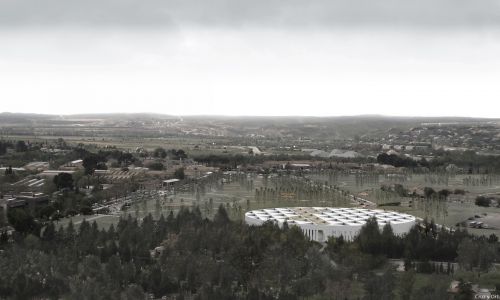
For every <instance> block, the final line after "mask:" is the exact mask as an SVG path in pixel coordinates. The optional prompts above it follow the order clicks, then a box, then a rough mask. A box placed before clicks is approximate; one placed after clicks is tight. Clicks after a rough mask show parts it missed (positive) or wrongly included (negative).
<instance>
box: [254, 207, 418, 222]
mask: <svg viewBox="0 0 500 300" xmlns="http://www.w3.org/2000/svg"><path fill="white" fill-rule="evenodd" d="M245 217H247V218H252V219H256V220H261V221H269V220H273V221H277V222H279V223H283V222H285V221H286V222H288V223H290V224H315V225H333V226H342V225H345V226H362V225H364V224H365V223H366V220H368V219H369V218H370V217H375V218H376V219H377V222H378V223H379V225H382V224H385V223H393V224H401V223H407V222H415V220H416V219H415V217H414V216H412V215H408V214H405V213H398V212H394V211H386V210H381V209H366V208H337V207H336V208H333V207H283V208H266V209H259V210H252V211H249V212H247V213H245Z"/></svg>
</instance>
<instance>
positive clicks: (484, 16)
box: [0, 0, 500, 117]
mask: <svg viewBox="0 0 500 300" xmlns="http://www.w3.org/2000/svg"><path fill="white" fill-rule="evenodd" d="M498 53H500V1H498V0H481V1H478V0H329V1H327V0H307V1H304V0H286V1H285V0H252V1H243V0H176V1H172V0H170V1H168V0H149V1H147V0H86V1H76V0H46V1H40V0H0V111H10V112H38V113H54V114H67V113H99V112H156V113H165V114H176V115H186V114H217V115H224V114H226V115H318V116H335V115H358V114H385V115H422V116H425V115H429V116H439V115H446V116H450V115H451V116H476V117H500V113H498V111H499V110H498V108H500V105H499V104H497V103H498V102H500V84H499V82H500V55H498Z"/></svg>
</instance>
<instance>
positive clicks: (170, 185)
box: [161, 179, 180, 190]
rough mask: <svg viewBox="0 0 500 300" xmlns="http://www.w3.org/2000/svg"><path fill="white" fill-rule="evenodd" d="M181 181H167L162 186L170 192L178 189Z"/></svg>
mask: <svg viewBox="0 0 500 300" xmlns="http://www.w3.org/2000/svg"><path fill="white" fill-rule="evenodd" d="M179 182H180V180H179V179H167V180H163V182H162V184H161V186H162V187H164V188H166V189H167V190H170V189H172V188H174V187H176V186H177V185H178V184H179Z"/></svg>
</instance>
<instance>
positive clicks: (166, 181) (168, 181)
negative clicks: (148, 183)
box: [163, 179, 180, 183]
mask: <svg viewBox="0 0 500 300" xmlns="http://www.w3.org/2000/svg"><path fill="white" fill-rule="evenodd" d="M178 181H180V180H179V179H167V180H163V182H164V183H174V182H178Z"/></svg>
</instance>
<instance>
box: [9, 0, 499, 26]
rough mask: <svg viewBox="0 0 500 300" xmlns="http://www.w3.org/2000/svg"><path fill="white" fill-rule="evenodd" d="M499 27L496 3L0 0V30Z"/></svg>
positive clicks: (439, 0)
mask: <svg viewBox="0 0 500 300" xmlns="http://www.w3.org/2000/svg"><path fill="white" fill-rule="evenodd" d="M40 25H42V26H50V25H55V26H65V25H81V26H158V27H168V26H182V25H199V26H223V27H230V26H264V27H287V26H372V25H375V26H377V25H382V26H432V27H433V26H437V27H462V26H464V27H470V26H498V25H500V1H498V0H329V1H328V0H0V26H3V27H7V26H40Z"/></svg>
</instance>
